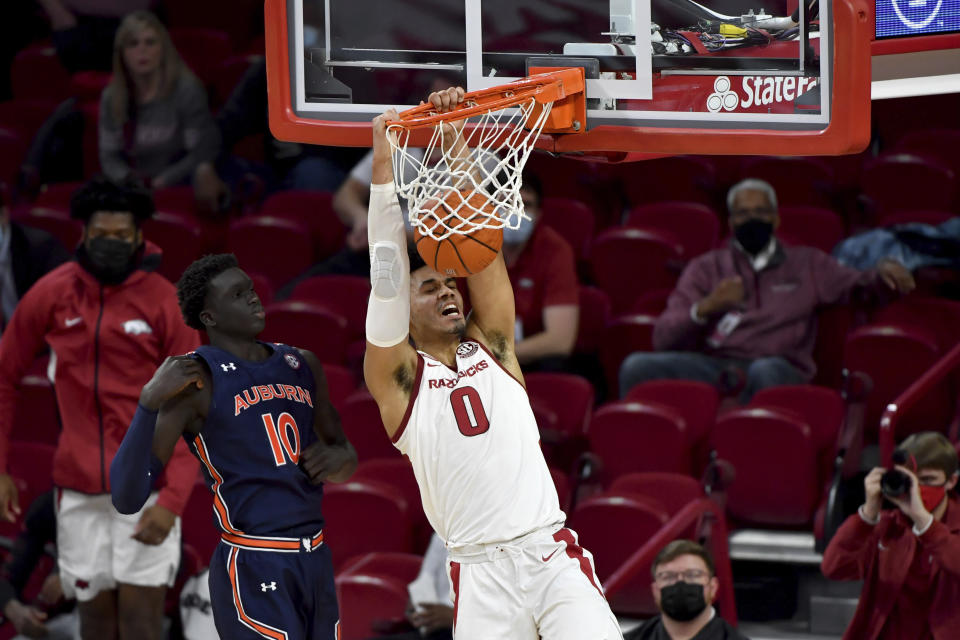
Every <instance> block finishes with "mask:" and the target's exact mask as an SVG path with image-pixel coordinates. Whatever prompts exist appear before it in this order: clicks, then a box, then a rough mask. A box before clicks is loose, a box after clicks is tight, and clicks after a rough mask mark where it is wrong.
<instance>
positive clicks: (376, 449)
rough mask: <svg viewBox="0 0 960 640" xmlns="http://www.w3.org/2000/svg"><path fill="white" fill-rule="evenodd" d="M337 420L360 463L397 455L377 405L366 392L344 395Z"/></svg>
mask: <svg viewBox="0 0 960 640" xmlns="http://www.w3.org/2000/svg"><path fill="white" fill-rule="evenodd" d="M340 419H341V421H342V422H343V432H344V433H345V434H346V435H347V438H348V439H349V440H350V442H351V443H352V444H353V447H354V449H356V450H357V458H358V459H359V460H360V462H365V461H367V460H374V459H377V458H387V459H392V458H399V457H400V452H399V451H397V449H396V447H394V446H393V443H392V442H390V437H389V436H388V435H387V432H386V430H385V429H384V427H383V419H382V418H381V417H380V408H379V407H378V406H377V402H376V400H374V399H373V396H371V395H370V393H369V392H368V391H365V390H364V391H357V392H355V393H354V394H353V395H351V396H350V397H349V398H347V400H346V401H345V402H344V404H343V414H342V415H341V416H340Z"/></svg>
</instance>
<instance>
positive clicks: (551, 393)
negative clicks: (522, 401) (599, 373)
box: [524, 372, 595, 436]
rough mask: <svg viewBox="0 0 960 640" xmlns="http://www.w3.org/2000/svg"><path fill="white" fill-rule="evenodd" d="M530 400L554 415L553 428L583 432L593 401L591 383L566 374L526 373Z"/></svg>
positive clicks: (576, 433) (570, 433)
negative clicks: (555, 418) (555, 420)
mask: <svg viewBox="0 0 960 640" xmlns="http://www.w3.org/2000/svg"><path fill="white" fill-rule="evenodd" d="M524 381H525V382H526V385H527V395H529V396H530V400H531V401H536V402H542V403H543V404H545V405H547V406H548V407H550V409H551V410H553V412H554V413H556V414H557V418H558V422H557V427H558V428H559V429H560V432H561V433H563V434H565V435H568V436H574V435H583V434H584V433H585V432H586V428H587V424H588V423H589V421H590V411H591V409H592V407H593V403H594V399H595V398H594V391H593V385H592V384H590V381H589V380H587V379H586V378H583V377H581V376H577V375H572V374H569V373H538V372H533V373H528V374H526V375H525V376H524Z"/></svg>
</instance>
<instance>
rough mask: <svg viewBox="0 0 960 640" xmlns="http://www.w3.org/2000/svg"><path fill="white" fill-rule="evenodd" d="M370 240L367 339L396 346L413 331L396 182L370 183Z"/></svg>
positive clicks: (379, 343) (407, 270)
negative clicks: (411, 329)
mask: <svg viewBox="0 0 960 640" xmlns="http://www.w3.org/2000/svg"><path fill="white" fill-rule="evenodd" d="M367 243H368V244H369V246H370V284H371V289H370V301H369V302H368V303H367V327H366V330H367V341H368V342H370V344H374V345H376V346H378V347H385V348H386V347H392V346H394V345H396V344H400V343H401V342H403V341H405V340H406V339H407V334H408V333H409V332H410V259H409V258H408V257H407V237H406V234H405V233H404V227H403V213H402V212H401V210H400V203H399V201H398V200H397V192H396V187H395V186H394V184H393V182H389V183H387V184H372V185H370V208H369V210H368V212H367Z"/></svg>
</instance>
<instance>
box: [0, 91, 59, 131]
mask: <svg viewBox="0 0 960 640" xmlns="http://www.w3.org/2000/svg"><path fill="white" fill-rule="evenodd" d="M56 108H57V103H56V101H55V100H49V99H26V100H7V101H6V102H0V128H3V129H10V130H14V131H17V132H18V133H19V134H21V135H22V136H23V137H24V139H26V140H31V139H33V136H34V134H36V133H37V130H38V129H39V128H40V127H41V125H43V123H44V122H45V121H46V119H47V118H48V117H49V116H50V114H51V113H53V110H54V109H56Z"/></svg>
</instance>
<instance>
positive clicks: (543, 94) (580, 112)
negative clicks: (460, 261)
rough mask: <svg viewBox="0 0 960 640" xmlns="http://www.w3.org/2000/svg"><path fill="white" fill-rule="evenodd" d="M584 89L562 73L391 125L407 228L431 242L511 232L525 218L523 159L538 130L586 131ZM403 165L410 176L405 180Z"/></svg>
mask: <svg viewBox="0 0 960 640" xmlns="http://www.w3.org/2000/svg"><path fill="white" fill-rule="evenodd" d="M583 88H584V79H583V69H580V68H569V69H561V70H558V71H552V72H550V73H540V74H536V75H532V76H530V77H527V78H523V79H520V80H517V81H515V82H511V83H508V84H504V85H500V86H497V87H491V88H489V89H482V90H479V91H472V92H469V93H467V94H466V95H465V96H464V100H463V102H461V103H460V104H459V105H458V106H457V107H455V108H454V109H453V110H452V111H449V112H447V113H437V111H436V110H435V109H434V106H433V105H432V104H422V105H420V106H418V107H414V108H413V109H408V110H407V111H404V112H403V113H401V114H400V115H399V118H400V119H399V120H394V121H391V122H389V123H388V124H387V132H388V136H387V138H388V139H389V140H390V145H391V146H392V148H393V173H394V181H395V182H396V185H397V193H398V194H399V195H401V196H402V197H404V198H405V199H406V201H407V210H408V215H409V218H410V222H411V224H412V226H413V228H414V229H416V230H418V231H419V232H420V233H421V234H422V235H424V236H427V237H430V238H433V239H434V240H437V241H439V240H443V239H445V238H447V237H448V236H450V235H452V234H460V235H469V234H471V233H473V232H474V231H477V230H479V229H502V228H503V227H509V228H511V229H516V228H517V227H518V226H519V225H520V221H521V219H522V218H524V217H525V216H524V213H523V201H522V200H521V199H520V187H521V184H522V178H521V175H522V172H523V167H524V165H525V164H526V162H527V158H529V157H530V152H531V151H533V148H534V146H536V142H537V138H538V137H539V136H540V133H541V132H543V131H548V132H554V133H577V132H580V131H583V130H585V129H586V120H585V117H586V101H585V99H584V94H583ZM421 131H422V134H421ZM461 135H462V140H463V142H458V136H461ZM425 136H428V138H427V140H426V143H425V145H424V142H423V139H424V137H425ZM412 140H414V141H415V142H416V143H417V144H411V141H412ZM464 143H465V144H464ZM419 145H424V149H423V155H420V153H419ZM413 149H417V152H414V151H412V150H413ZM405 167H406V168H410V169H413V171H410V172H409V173H411V174H413V173H415V174H416V175H410V176H408V175H405V174H406V173H408V172H407V171H404V168H405Z"/></svg>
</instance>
